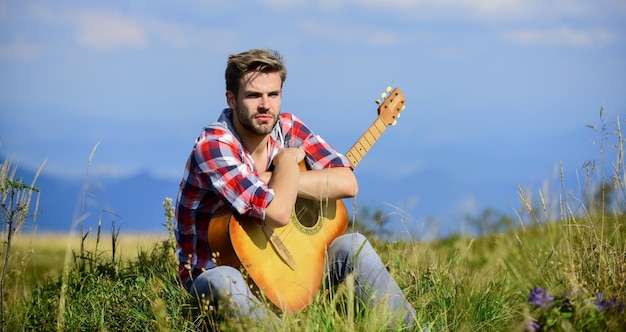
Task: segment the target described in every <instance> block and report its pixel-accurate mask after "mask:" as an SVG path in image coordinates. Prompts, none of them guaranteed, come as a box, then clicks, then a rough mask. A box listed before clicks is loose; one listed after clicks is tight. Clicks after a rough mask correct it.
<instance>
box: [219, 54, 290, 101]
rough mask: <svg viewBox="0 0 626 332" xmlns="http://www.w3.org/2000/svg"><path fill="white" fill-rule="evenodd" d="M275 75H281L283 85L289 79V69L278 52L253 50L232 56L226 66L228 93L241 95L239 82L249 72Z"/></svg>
mask: <svg viewBox="0 0 626 332" xmlns="http://www.w3.org/2000/svg"><path fill="white" fill-rule="evenodd" d="M255 71H257V72H262V73H275V72H277V73H278V74H279V75H280V79H281V81H282V83H284V82H285V80H286V79H287V67H285V62H284V60H283V57H282V56H281V55H280V53H278V51H274V50H268V49H251V50H249V51H246V52H243V53H239V54H231V55H230V56H229V57H228V65H227V66H226V74H225V77H226V91H230V92H232V93H233V94H234V95H235V96H236V95H237V94H238V93H239V81H240V80H241V78H242V77H243V76H244V75H245V74H246V73H249V72H255Z"/></svg>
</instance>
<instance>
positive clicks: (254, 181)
mask: <svg viewBox="0 0 626 332" xmlns="http://www.w3.org/2000/svg"><path fill="white" fill-rule="evenodd" d="M231 118H232V110H231V109H225V110H224V111H223V112H222V114H221V116H220V118H219V119H218V121H217V122H215V123H213V124H211V125H208V126H206V127H205V128H204V129H203V131H202V133H201V134H200V137H198V138H197V140H196V143H195V145H194V148H193V151H192V152H191V155H190V156H189V159H188V160H187V165H186V167H185V173H184V176H183V180H182V181H181V183H180V191H179V193H178V199H177V202H176V221H175V235H176V242H177V256H178V260H179V263H180V265H179V269H178V272H179V276H180V279H181V282H182V283H183V284H184V285H185V284H187V282H189V280H191V278H190V277H191V276H190V275H189V272H191V273H192V275H193V276H194V277H195V276H197V275H198V274H200V273H202V270H203V269H210V268H212V267H215V264H214V263H213V261H212V260H211V258H212V255H211V252H210V250H209V245H208V242H207V240H208V229H209V222H210V220H211V218H212V216H213V213H214V212H215V211H216V210H217V209H218V208H220V207H222V206H224V205H227V206H228V207H229V208H230V209H231V211H234V212H236V213H238V214H241V215H248V216H251V217H254V218H257V219H259V220H263V219H265V209H266V207H267V205H268V204H269V203H270V202H271V201H272V199H273V198H274V190H273V189H271V188H270V187H269V186H268V185H267V183H265V182H264V181H263V180H261V178H260V177H259V173H258V171H257V169H256V166H255V164H254V161H253V159H252V156H251V155H250V153H248V152H247V151H246V149H245V148H244V147H243V145H242V144H241V141H240V140H239V137H238V136H237V134H236V131H235V130H234V127H233V125H232V122H231ZM283 147H299V148H302V149H304V151H305V152H306V157H305V160H306V163H307V165H308V166H309V167H310V168H311V169H323V168H327V167H352V165H351V164H350V162H349V161H348V160H347V159H346V157H345V156H344V155H343V154H340V153H339V152H337V151H336V150H335V149H333V148H332V147H331V146H330V145H328V143H326V142H325V141H324V140H323V139H322V138H321V137H320V136H317V135H315V134H314V133H313V132H312V131H311V130H310V129H309V128H308V127H307V126H306V125H305V124H304V123H303V122H302V121H300V119H298V118H297V117H295V116H294V115H291V114H287V113H281V114H280V115H279V121H278V122H277V124H276V126H275V127H274V129H273V131H272V132H271V133H270V136H269V140H268V153H269V156H268V157H269V163H268V167H271V164H272V160H273V158H274V156H276V154H277V153H278V151H279V150H280V149H281V148H283Z"/></svg>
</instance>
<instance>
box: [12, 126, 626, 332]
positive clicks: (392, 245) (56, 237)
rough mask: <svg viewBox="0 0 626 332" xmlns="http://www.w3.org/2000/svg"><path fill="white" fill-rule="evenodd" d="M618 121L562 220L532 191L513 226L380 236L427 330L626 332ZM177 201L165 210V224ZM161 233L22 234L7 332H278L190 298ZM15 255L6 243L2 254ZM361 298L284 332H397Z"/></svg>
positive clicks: (324, 295)
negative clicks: (600, 161)
mask: <svg viewBox="0 0 626 332" xmlns="http://www.w3.org/2000/svg"><path fill="white" fill-rule="evenodd" d="M616 123H617V127H616V129H615V130H610V131H607V133H608V134H610V135H614V136H615V137H617V142H618V143H617V144H612V145H611V146H612V147H613V148H616V149H617V151H618V153H617V155H618V159H617V160H616V161H606V164H607V165H609V164H610V165H611V167H608V169H609V170H610V171H609V172H607V173H606V174H605V173H604V171H602V172H600V171H596V170H594V172H590V174H588V176H589V175H591V176H592V177H589V178H588V180H587V181H588V182H587V184H588V185H587V186H586V187H587V188H588V189H587V190H586V191H585V192H584V193H583V194H582V196H576V195H573V194H571V193H566V192H563V193H561V194H560V195H557V197H560V198H558V199H559V201H558V202H557V203H558V204H556V205H557V206H558V208H559V211H560V215H559V216H558V217H557V218H549V216H548V214H547V212H546V211H547V208H546V206H549V205H550V204H551V203H552V202H547V201H546V198H547V197H553V196H549V195H545V196H543V195H540V196H541V199H540V202H538V203H536V202H530V201H529V199H528V198H527V197H528V196H526V195H525V194H524V193H522V192H520V197H521V204H520V205H521V206H523V207H524V208H523V209H520V210H519V211H517V212H516V214H515V215H514V216H512V218H513V219H515V220H518V223H517V226H516V227H511V228H509V229H508V230H506V231H502V232H497V233H491V234H485V235H482V236H460V235H454V236H450V237H447V238H443V239H438V240H434V241H417V240H407V241H382V240H378V239H377V238H375V237H371V241H372V243H373V245H374V247H375V248H376V249H377V251H378V252H379V253H380V255H381V258H382V259H383V261H384V262H387V263H388V268H389V270H390V272H391V274H392V275H393V276H394V278H395V279H396V281H397V282H398V284H399V285H400V287H401V288H402V289H403V290H404V293H405V294H406V296H407V298H408V299H409V301H410V302H411V303H412V304H413V306H414V307H415V309H416V311H417V320H418V321H419V326H417V327H416V328H415V330H416V331H422V330H428V331H624V330H626V311H625V309H624V301H626V229H625V226H626V215H625V213H626V180H625V177H624V164H623V148H622V146H623V144H622V143H623V139H622V136H621V129H620V126H619V119H618V121H617V122H616ZM604 127H606V126H603V129H602V130H603V131H604V130H606V129H604ZM614 136H610V137H614ZM4 174H9V173H6V172H5V173H4ZM22 189H24V188H22ZM42 189H43V188H42ZM3 190H5V192H6V190H7V189H6V187H5V188H3ZM3 202H5V201H4V200H3ZM3 204H4V203H3ZM170 204H171V201H167V200H166V202H164V208H165V216H166V217H165V224H166V225H171V222H172V208H171V205H170ZM4 206H6V204H5V205H3V207H4ZM3 221H4V220H3ZM155 222H158V221H155ZM360 227H361V228H362V227H363V225H361V226H360ZM16 234H19V232H18V233H16ZM163 234H164V235H149V234H146V235H138V234H124V233H113V234H106V235H105V234H100V235H98V232H97V231H93V232H91V233H89V234H87V235H85V236H83V237H81V236H80V235H76V234H71V235H70V234H67V235H63V234H19V236H14V237H13V241H12V246H11V248H10V254H11V255H10V259H9V264H7V265H6V266H5V265H3V268H6V269H5V271H6V282H4V281H3V286H2V287H3V321H2V325H3V329H6V330H8V331H22V330H37V331H54V330H57V331H74V330H80V331H83V330H86V331H194V330H202V331H211V330H218V329H219V330H222V331H251V330H259V331H265V330H267V329H268V326H267V325H263V324H259V323H255V324H250V322H241V321H236V320H234V319H230V318H228V317H224V316H222V315H220V314H219V313H216V312H213V311H212V307H211V306H209V305H207V304H205V303H203V302H202V301H198V300H196V299H194V298H193V297H191V296H190V295H189V294H187V293H186V292H185V290H184V289H182V287H181V286H180V285H179V283H178V280H177V262H176V260H175V258H174V243H173V242H172V239H171V233H169V232H168V229H167V228H166V227H164V232H163ZM3 237H4V238H5V239H7V237H8V234H7V233H6V232H5V233H3ZM113 248H115V250H113ZM8 250H9V248H8V242H5V245H4V246H3V247H2V251H1V252H2V254H3V256H4V254H5V253H7V251H8ZM4 279H5V278H3V280H4ZM353 294H354V290H353V289H350V288H349V287H345V286H340V287H338V288H335V289H330V290H327V289H323V290H321V292H320V294H319V296H318V298H317V299H316V301H315V302H314V303H313V304H312V305H310V306H309V307H308V308H306V309H305V310H304V311H302V312H298V313H290V314H284V315H283V316H282V318H283V325H282V326H281V327H278V329H279V330H282V331H385V330H387V329H386V326H385V322H386V317H385V316H384V315H381V314H380V313H378V312H374V311H370V310H368V309H366V308H365V307H364V306H363V305H362V304H361V303H359V302H358V301H357V300H356V299H355V298H354V296H353ZM5 303H6V305H5Z"/></svg>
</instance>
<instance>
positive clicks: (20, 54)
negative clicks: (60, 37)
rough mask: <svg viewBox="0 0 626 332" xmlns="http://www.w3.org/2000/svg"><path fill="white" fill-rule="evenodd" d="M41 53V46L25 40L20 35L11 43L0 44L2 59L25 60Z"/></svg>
mask: <svg viewBox="0 0 626 332" xmlns="http://www.w3.org/2000/svg"><path fill="white" fill-rule="evenodd" d="M42 53H43V48H42V47H40V46H37V45H35V44H32V43H30V42H28V41H26V40H25V39H24V37H22V36H18V37H17V38H16V39H15V41H13V42H12V43H9V44H2V45H0V58H2V59H11V60H19V61H26V60H32V59H34V58H36V57H37V56H38V55H40V54H42Z"/></svg>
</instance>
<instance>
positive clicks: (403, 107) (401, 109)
mask: <svg viewBox="0 0 626 332" xmlns="http://www.w3.org/2000/svg"><path fill="white" fill-rule="evenodd" d="M405 108H406V105H404V104H402V107H401V108H400V112H402V111H404V109H405Z"/></svg>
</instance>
